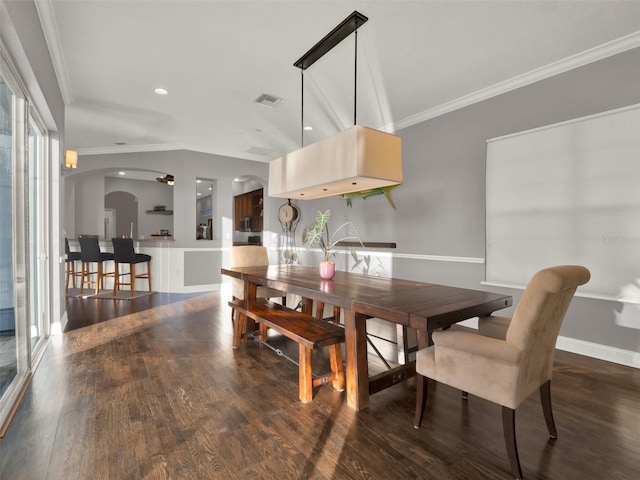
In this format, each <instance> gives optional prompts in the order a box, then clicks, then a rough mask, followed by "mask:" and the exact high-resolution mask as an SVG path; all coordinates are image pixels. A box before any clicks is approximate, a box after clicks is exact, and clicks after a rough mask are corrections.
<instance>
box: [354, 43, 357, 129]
mask: <svg viewBox="0 0 640 480" xmlns="http://www.w3.org/2000/svg"><path fill="white" fill-rule="evenodd" d="M354 35H355V36H356V41H355V50H354V52H353V124H354V125H357V124H358V122H356V115H357V109H356V105H357V102H358V31H357V30H356V31H355V33H354Z"/></svg>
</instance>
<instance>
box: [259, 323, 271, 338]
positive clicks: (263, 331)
mask: <svg viewBox="0 0 640 480" xmlns="http://www.w3.org/2000/svg"><path fill="white" fill-rule="evenodd" d="M268 331H269V327H268V326H267V325H266V324H265V323H263V322H261V323H260V340H262V341H263V342H266V341H267V335H268Z"/></svg>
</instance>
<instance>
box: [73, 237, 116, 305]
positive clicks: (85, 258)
mask: <svg viewBox="0 0 640 480" xmlns="http://www.w3.org/2000/svg"><path fill="white" fill-rule="evenodd" d="M78 240H79V241H80V259H81V260H82V282H81V283H80V294H82V292H83V291H84V286H85V285H88V286H91V285H95V286H96V289H95V294H96V295H97V294H98V293H99V291H100V288H104V277H113V276H114V272H105V271H104V267H103V264H104V262H108V261H110V260H113V253H107V252H101V251H100V244H99V243H98V237H85V236H81V237H80V238H79V239H78ZM92 263H95V264H96V265H97V269H96V271H95V272H92V271H91V268H90V267H91V264H92ZM93 274H96V275H97V277H96V280H95V281H93V280H91V275H93Z"/></svg>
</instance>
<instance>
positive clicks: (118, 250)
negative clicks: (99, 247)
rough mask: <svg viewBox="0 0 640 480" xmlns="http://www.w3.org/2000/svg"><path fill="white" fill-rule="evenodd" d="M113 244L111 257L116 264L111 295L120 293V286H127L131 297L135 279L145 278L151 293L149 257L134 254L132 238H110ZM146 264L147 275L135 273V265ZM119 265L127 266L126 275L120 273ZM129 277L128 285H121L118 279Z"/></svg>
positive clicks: (142, 254)
mask: <svg viewBox="0 0 640 480" xmlns="http://www.w3.org/2000/svg"><path fill="white" fill-rule="evenodd" d="M111 243H113V255H114V260H115V262H116V270H115V277H116V281H115V283H114V286H113V294H114V295H116V294H117V293H118V292H119V291H120V286H121V285H129V288H130V289H131V296H132V297H133V295H134V294H135V283H136V278H146V279H148V280H149V291H151V255H146V254H144V253H136V252H135V249H134V248H133V239H132V238H112V239H111ZM145 262H146V264H147V273H136V264H138V263H145ZM121 263H128V264H129V272H128V273H120V267H119V265H120V264H121ZM124 275H129V283H123V282H121V281H120V277H121V276H124Z"/></svg>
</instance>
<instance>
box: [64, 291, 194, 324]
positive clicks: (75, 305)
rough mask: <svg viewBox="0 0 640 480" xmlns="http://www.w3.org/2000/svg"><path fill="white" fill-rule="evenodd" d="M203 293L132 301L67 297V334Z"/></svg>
mask: <svg viewBox="0 0 640 480" xmlns="http://www.w3.org/2000/svg"><path fill="white" fill-rule="evenodd" d="M198 295H202V293H166V292H154V293H152V294H151V295H145V296H142V297H139V298H133V299H131V300H105V299H98V298H82V297H79V296H67V297H66V306H67V318H68V322H67V326H66V328H65V332H70V331H71V330H75V329H77V328H82V327H86V326H87V325H93V324H95V323H100V322H104V321H105V320H111V319H112V318H118V317H124V316H125V315H129V314H131V313H136V312H142V311H143V310H148V309H150V308H154V307H159V306H160V305H166V304H168V303H174V302H179V301H181V300H186V299H187V298H192V297H197V296H198Z"/></svg>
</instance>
